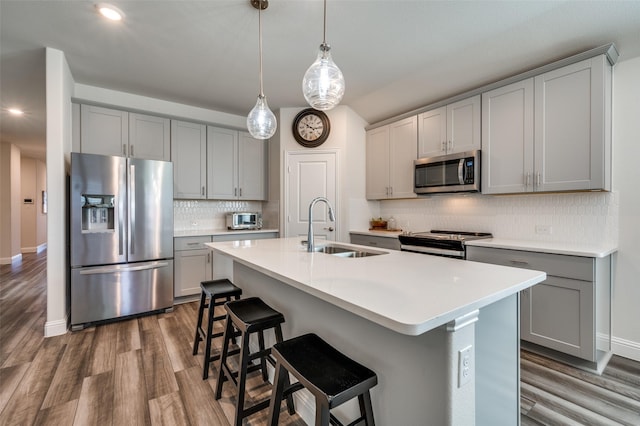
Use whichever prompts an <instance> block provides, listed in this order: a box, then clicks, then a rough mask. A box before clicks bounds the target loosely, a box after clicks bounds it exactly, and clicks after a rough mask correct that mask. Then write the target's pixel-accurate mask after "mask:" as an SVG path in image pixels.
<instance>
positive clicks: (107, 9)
mask: <svg viewBox="0 0 640 426" xmlns="http://www.w3.org/2000/svg"><path fill="white" fill-rule="evenodd" d="M96 8H97V9H98V12H100V14H101V15H102V16H104V17H105V18H107V19H111V20H112V21H121V20H122V18H124V13H123V12H122V11H121V10H120V9H118V8H117V7H115V6H113V5H110V4H107V3H99V4H97V5H96Z"/></svg>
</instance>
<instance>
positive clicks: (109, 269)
mask: <svg viewBox="0 0 640 426" xmlns="http://www.w3.org/2000/svg"><path fill="white" fill-rule="evenodd" d="M165 266H169V263H167V262H152V263H144V264H137V265H133V266H130V265H115V266H105V267H102V268H92V269H87V270H82V271H80V275H97V274H113V273H114V272H133V271H146V270H148V269H158V268H164V267H165Z"/></svg>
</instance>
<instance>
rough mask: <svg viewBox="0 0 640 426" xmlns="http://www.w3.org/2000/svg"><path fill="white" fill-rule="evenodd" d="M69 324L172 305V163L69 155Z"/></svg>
mask: <svg viewBox="0 0 640 426" xmlns="http://www.w3.org/2000/svg"><path fill="white" fill-rule="evenodd" d="M69 204H70V211H69V219H70V222H69V230H70V265H71V274H70V275H71V289H70V296H71V300H70V303H71V328H72V330H78V329H81V328H83V327H84V326H85V325H86V324H88V323H93V322H96V321H102V320H108V319H114V318H120V317H124V316H129V315H136V314H141V313H144V312H150V311H157V310H162V309H170V308H172V306H173V165H172V164H171V163H170V162H166V161H153V160H141V159H133V158H124V157H111V156H104V155H94V154H81V153H72V154H71V190H70V200H69Z"/></svg>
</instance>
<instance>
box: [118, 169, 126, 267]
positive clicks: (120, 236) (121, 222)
mask: <svg viewBox="0 0 640 426" xmlns="http://www.w3.org/2000/svg"><path fill="white" fill-rule="evenodd" d="M119 169H120V170H119V171H120V176H121V177H123V176H125V172H124V164H120V167H119ZM120 199H121V198H120ZM120 199H118V201H119V200H120ZM116 202H117V201H116ZM117 207H118V210H117V215H118V217H117V218H116V221H117V222H118V255H120V256H122V255H123V254H124V220H123V219H124V218H123V216H124V211H123V205H122V203H120V205H119V206H117Z"/></svg>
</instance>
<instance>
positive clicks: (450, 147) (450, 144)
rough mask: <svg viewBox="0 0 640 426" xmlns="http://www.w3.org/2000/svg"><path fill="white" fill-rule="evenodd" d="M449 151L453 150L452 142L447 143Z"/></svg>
mask: <svg viewBox="0 0 640 426" xmlns="http://www.w3.org/2000/svg"><path fill="white" fill-rule="evenodd" d="M447 149H448V150H449V151H451V150H452V149H453V141H449V147H448V148H447Z"/></svg>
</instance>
